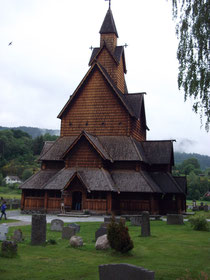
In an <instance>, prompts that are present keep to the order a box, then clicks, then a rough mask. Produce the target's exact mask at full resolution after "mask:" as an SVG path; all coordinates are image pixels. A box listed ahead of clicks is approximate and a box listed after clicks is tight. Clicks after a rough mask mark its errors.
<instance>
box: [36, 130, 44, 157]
mask: <svg viewBox="0 0 210 280" xmlns="http://www.w3.org/2000/svg"><path fill="white" fill-rule="evenodd" d="M43 145H44V139H43V136H42V135H41V136H37V137H36V138H35V139H34V141H33V153H34V155H40V153H41V151H42V148H43Z"/></svg>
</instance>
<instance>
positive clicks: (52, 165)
mask: <svg viewBox="0 0 210 280" xmlns="http://www.w3.org/2000/svg"><path fill="white" fill-rule="evenodd" d="M64 166H65V164H64V162H63V161H50V160H46V161H42V166H41V168H42V169H62V168H64Z"/></svg>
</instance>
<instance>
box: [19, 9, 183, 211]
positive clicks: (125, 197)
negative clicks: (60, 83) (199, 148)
mask: <svg viewBox="0 0 210 280" xmlns="http://www.w3.org/2000/svg"><path fill="white" fill-rule="evenodd" d="M117 38H118V33H117V29H116V26H115V22H114V18H113V14H112V11H111V9H110V8H109V9H108V11H107V13H106V16H105V19H104V21H103V24H102V26H101V29H100V47H98V48H94V49H93V51H92V55H91V58H90V61H89V66H90V68H89V70H88V72H87V74H86V75H85V76H84V78H83V79H82V81H81V82H80V84H79V85H78V87H77V88H76V90H75V91H74V93H73V94H72V95H71V96H70V99H69V100H68V101H67V103H66V104H65V106H64V107H63V109H62V110H61V112H60V114H59V115H58V118H60V119H61V135H60V137H59V138H58V139H57V140H56V141H55V142H46V143H45V145H44V148H43V150H42V153H41V155H40V158H39V159H40V161H41V170H40V171H39V172H38V173H36V174H35V175H33V176H32V177H31V178H29V179H28V180H27V181H26V182H24V183H23V184H22V185H21V189H22V201H21V209H22V210H24V211H28V210H35V211H36V210H37V211H43V212H47V213H50V212H60V211H61V205H62V206H64V209H65V210H66V211H71V210H80V211H81V210H82V211H85V210H88V211H89V212H94V213H112V212H114V213H118V214H120V213H140V212H141V211H144V210H146V211H149V212H150V213H151V214H166V213H176V212H182V211H185V210H186V180H185V178H183V177H174V176H172V174H171V171H172V166H173V165H174V153H173V141H172V140H168V141H165V140H164V141H148V140H147V139H146V132H147V130H148V127H147V123H146V114H145V107H144V93H132V94H131V93H128V89H127V86H126V82H125V74H126V63H125V52H124V46H118V45H117Z"/></svg>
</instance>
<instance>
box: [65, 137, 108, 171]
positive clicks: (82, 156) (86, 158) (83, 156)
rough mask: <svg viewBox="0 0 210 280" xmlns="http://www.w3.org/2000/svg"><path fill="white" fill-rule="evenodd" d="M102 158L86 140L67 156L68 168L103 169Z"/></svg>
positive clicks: (82, 140) (80, 142)
mask: <svg viewBox="0 0 210 280" xmlns="http://www.w3.org/2000/svg"><path fill="white" fill-rule="evenodd" d="M102 165H103V163H102V158H101V157H100V155H99V154H98V153H97V152H96V151H95V150H94V148H93V147H92V146H91V144H90V143H89V142H88V141H87V140H86V139H84V138H82V139H80V141H79V143H78V144H77V145H76V147H74V148H73V149H72V150H71V151H70V152H69V155H68V156H67V159H66V167H67V168H68V167H76V166H80V167H101V166H102Z"/></svg>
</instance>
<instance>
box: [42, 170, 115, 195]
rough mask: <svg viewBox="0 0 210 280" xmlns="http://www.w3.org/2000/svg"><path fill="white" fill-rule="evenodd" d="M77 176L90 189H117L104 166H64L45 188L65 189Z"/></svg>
mask: <svg viewBox="0 0 210 280" xmlns="http://www.w3.org/2000/svg"><path fill="white" fill-rule="evenodd" d="M75 177H78V179H79V180H80V181H81V182H82V183H83V184H84V186H85V187H86V188H87V190H88V191H116V190H115V187H114V183H113V181H112V179H111V177H110V174H109V172H108V171H107V170H105V169H103V168H89V169H88V168H77V169H76V168H68V169H65V168H64V169H62V170H60V172H58V173H57V174H56V176H53V177H52V178H51V179H50V180H49V181H48V183H47V184H46V185H45V187H44V189H46V190H64V189H65V188H67V187H68V186H69V184H70V183H71V181H72V180H73V179H74V178H75Z"/></svg>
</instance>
